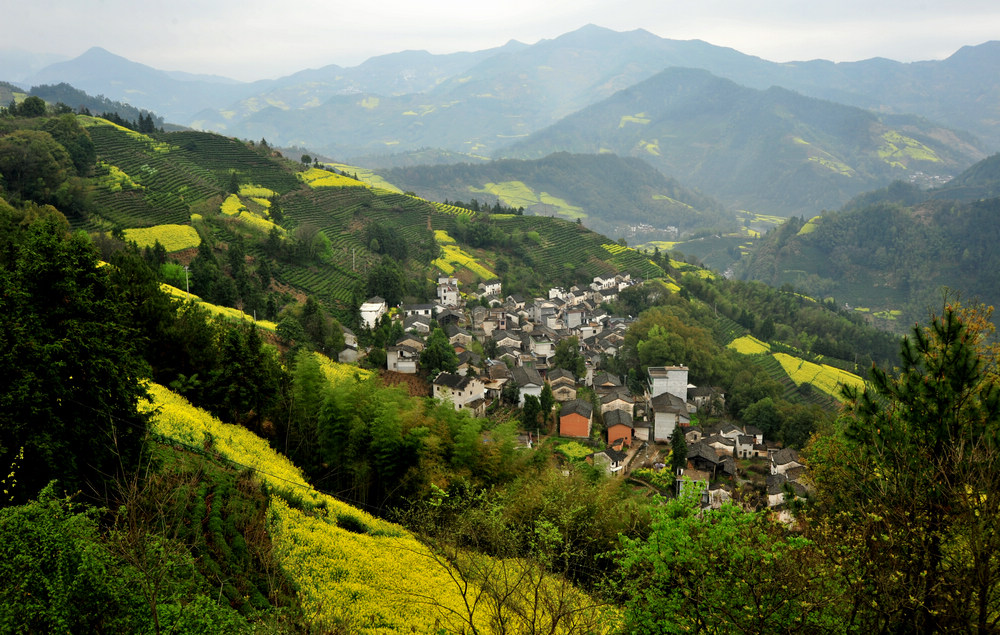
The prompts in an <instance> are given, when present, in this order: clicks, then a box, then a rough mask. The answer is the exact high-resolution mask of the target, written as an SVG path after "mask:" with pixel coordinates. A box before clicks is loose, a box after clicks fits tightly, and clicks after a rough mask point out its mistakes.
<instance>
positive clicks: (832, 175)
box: [503, 68, 984, 215]
mask: <svg viewBox="0 0 1000 635" xmlns="http://www.w3.org/2000/svg"><path fill="white" fill-rule="evenodd" d="M557 149H566V150H570V151H572V152H580V153H594V154H596V153H599V152H615V153H617V154H620V155H622V156H633V157H641V158H643V159H644V160H646V161H647V162H649V163H650V164H652V165H654V166H655V167H657V168H658V169H659V170H660V171H662V172H663V173H664V174H671V175H674V176H675V177H676V178H678V179H679V180H680V181H681V182H683V183H688V184H690V185H692V186H694V187H697V188H698V189H700V190H701V191H703V192H707V193H710V194H711V195H712V196H714V197H716V198H718V199H719V200H721V201H723V202H724V203H726V204H728V205H730V206H735V207H737V208H742V209H749V210H753V211H757V212H761V213H768V214H779V215H790V214H802V213H805V214H810V215H811V214H813V213H815V212H816V211H818V210H821V209H830V208H837V207H840V206H841V205H843V204H844V203H845V202H846V201H847V200H848V199H849V198H851V197H852V196H854V195H855V194H858V193H860V192H863V191H866V190H870V189H874V188H875V187H878V186H881V185H885V184H888V183H889V182H890V181H892V180H895V179H907V178H909V177H910V176H911V175H914V174H918V173H925V174H929V175H951V174H955V173H957V172H959V171H961V170H963V169H965V168H966V167H968V166H969V165H971V164H972V163H973V162H975V161H977V160H979V159H981V158H983V156H984V152H983V151H982V150H981V149H980V147H979V146H978V145H977V143H976V142H974V141H972V140H971V139H969V138H968V137H967V136H963V135H962V134H960V133H956V132H954V131H950V130H947V129H944V128H942V127H940V126H937V125H934V124H931V123H930V122H927V121H925V120H921V119H918V118H915V117H890V116H884V115H876V114H874V113H871V112H867V111H863V110H860V109H857V108H853V107H848V106H842V105H839V104H835V103H833V102H827V101H822V100H818V99H813V98H808V97H804V96H802V95H799V94H796V93H793V92H790V91H788V90H785V89H781V88H770V89H768V90H766V91H759V90H755V89H751V88H746V87H744V86H740V85H738V84H736V83H734V82H731V81H728V80H725V79H722V78H719V77H716V76H713V75H711V74H709V73H708V72H706V71H699V70H691V69H676V68H675V69H669V70H666V71H663V72H662V73H659V74H658V75H656V76H655V77H653V78H651V79H649V80H646V81H644V82H642V83H639V84H637V85H635V86H632V87H630V88H628V89H626V90H623V91H621V92H619V93H617V94H616V95H614V96H612V97H610V98H608V99H606V100H604V101H602V102H600V103H598V104H595V105H593V106H589V107H587V108H585V109H583V110H581V111H580V112H577V113H575V114H573V115H570V116H568V117H566V118H564V119H563V120H562V121H560V122H559V123H558V124H555V125H553V126H551V127H550V128H548V129H546V130H542V131H540V132H537V133H535V134H533V135H531V136H530V137H528V138H527V139H523V140H520V141H518V142H517V143H514V144H513V145H511V146H510V147H509V148H507V149H506V150H504V151H503V152H504V154H505V155H507V156H516V157H527V158H534V157H539V156H544V155H545V154H547V153H549V152H552V151H555V150H557Z"/></svg>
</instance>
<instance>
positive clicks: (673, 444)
mask: <svg viewBox="0 0 1000 635" xmlns="http://www.w3.org/2000/svg"><path fill="white" fill-rule="evenodd" d="M687 454H688V452H687V440H686V439H685V438H684V430H683V429H681V427H680V426H677V427H675V428H674V431H673V432H672V433H671V434H670V470H671V473H673V474H677V470H678V469H686V468H687Z"/></svg>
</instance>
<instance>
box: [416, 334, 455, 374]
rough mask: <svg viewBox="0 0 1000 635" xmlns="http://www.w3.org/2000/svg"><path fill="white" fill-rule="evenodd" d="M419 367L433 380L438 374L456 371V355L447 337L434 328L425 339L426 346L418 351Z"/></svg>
mask: <svg viewBox="0 0 1000 635" xmlns="http://www.w3.org/2000/svg"><path fill="white" fill-rule="evenodd" d="M420 367H421V368H422V369H424V370H425V371H427V373H428V374H429V376H430V377H431V378H432V379H433V378H434V377H437V376H438V373H440V372H442V371H443V372H448V373H454V372H456V371H457V370H458V355H456V354H455V349H454V348H452V346H451V342H449V341H448V336H447V335H445V334H444V331H442V330H441V329H440V328H436V329H434V330H433V331H432V332H431V335H430V337H428V338H427V346H425V347H424V350H422V351H420Z"/></svg>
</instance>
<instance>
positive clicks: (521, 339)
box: [342, 275, 803, 506]
mask: <svg viewBox="0 0 1000 635" xmlns="http://www.w3.org/2000/svg"><path fill="white" fill-rule="evenodd" d="M632 284H635V282H633V281H632V280H631V279H630V277H629V276H628V275H624V276H614V277H608V278H602V277H596V278H594V280H593V282H592V283H591V284H590V285H589V286H587V287H582V288H581V287H577V286H574V287H572V288H571V289H569V290H568V291H567V290H563V289H561V288H553V289H550V290H549V293H548V297H547V298H533V299H531V300H528V299H526V298H523V297H521V296H519V295H516V294H514V295H508V296H506V297H502V296H501V284H500V281H499V280H490V281H487V282H483V283H480V284H479V287H478V291H477V293H476V294H475V298H476V300H477V301H478V302H477V303H476V304H474V305H471V306H468V307H466V306H464V299H463V297H462V295H461V294H460V293H459V286H458V281H457V279H455V278H453V277H449V276H441V277H440V278H439V279H438V286H437V302H436V303H434V304H416V305H403V306H402V307H400V310H399V311H398V312H395V316H394V319H398V320H401V321H402V324H403V330H404V335H403V336H402V337H401V338H400V339H399V340H398V341H397V342H395V343H394V344H393V345H391V346H388V347H386V368H387V370H390V371H394V372H397V373H406V374H412V373H416V372H418V370H419V359H420V353H421V351H422V350H423V348H424V344H425V337H426V336H427V335H428V334H429V333H430V330H431V324H432V320H436V321H437V323H438V324H439V325H440V326H441V328H442V330H443V331H444V332H445V334H446V335H447V337H448V340H449V342H450V343H451V345H452V346H453V347H454V350H455V352H456V354H457V356H458V360H459V366H458V370H457V372H455V373H447V372H443V373H441V374H439V375H438V376H437V377H435V378H433V380H432V387H433V396H434V397H435V398H437V399H440V400H442V401H448V402H451V403H452V405H453V406H454V408H455V409H456V410H466V411H468V412H469V413H470V414H472V415H473V416H483V415H484V414H485V411H486V408H487V406H488V405H489V404H490V403H491V402H492V401H493V400H495V399H499V398H500V394H501V392H502V391H503V390H504V386H505V385H506V384H508V382H514V383H515V384H516V386H517V395H518V405H519V406H523V405H524V401H525V398H526V397H527V396H528V395H533V396H535V397H539V396H540V395H541V393H542V389H543V387H544V385H545V384H546V383H547V384H548V385H549V386H550V388H551V391H552V395H553V397H554V398H555V401H556V402H557V404H559V420H558V434H559V435H560V436H563V437H568V438H575V439H580V440H592V437H593V436H594V435H593V433H594V422H595V418H596V417H597V416H598V415H599V416H600V420H601V421H603V424H604V425H603V427H604V438H603V440H602V441H603V447H604V450H599V451H596V452H595V453H594V454H592V455H591V456H590V457H588V461H590V462H592V463H593V464H594V465H597V466H601V467H603V468H604V469H605V470H606V471H607V472H609V473H611V474H616V473H620V472H622V471H623V470H624V469H625V468H626V466H627V465H628V462H629V460H631V458H632V457H634V456H635V454H636V450H637V449H638V446H639V445H642V444H643V443H646V444H649V443H668V442H669V441H670V438H671V435H672V434H673V432H674V429H675V428H677V427H681V428H682V429H683V430H684V431H685V438H686V440H687V442H688V467H687V468H686V469H685V470H683V471H682V474H679V475H678V483H679V485H678V487H681V486H682V485H681V484H687V486H694V487H699V488H701V489H702V490H703V491H704V494H703V496H704V498H705V503H706V504H720V503H721V501H722V500H725V499H726V498H727V497H728V496H729V495H730V493H729V492H728V491H727V490H726V489H725V488H720V487H710V486H709V483H710V482H713V481H717V480H718V479H717V477H719V476H732V477H735V476H736V459H743V458H752V457H761V458H765V459H771V461H772V475H771V477H769V478H768V483H767V485H768V496H769V502H770V501H771V500H772V499H771V490H772V489H774V490H775V492H777V493H784V492H785V491H788V490H789V489H791V490H793V491H794V492H796V493H800V492H801V491H802V487H803V486H802V485H800V484H799V481H798V478H799V476H800V475H801V471H802V470H801V464H799V463H797V457H795V458H794V459H790V462H788V461H786V459H789V457H790V456H794V451H793V450H780V448H778V447H776V446H774V444H765V441H764V438H763V433H762V432H761V431H760V430H757V429H755V428H753V427H748V428H744V429H741V428H738V427H736V426H733V425H724V426H722V427H721V428H718V429H702V428H699V427H692V426H691V415H692V414H693V413H695V412H697V411H698V410H699V409H705V410H707V411H710V412H711V411H715V412H721V410H722V408H723V407H724V405H725V395H724V394H723V392H722V391H721V389H718V388H712V387H696V386H692V385H690V384H689V383H688V369H687V368H686V367H684V366H663V367H650V368H648V369H647V370H648V375H649V383H648V385H646V386H645V387H644V391H643V394H642V395H635V394H634V393H633V391H632V390H630V389H629V388H628V387H626V386H623V385H622V383H621V381H620V380H619V378H618V377H617V376H615V375H613V374H611V373H608V372H605V371H601V370H600V362H601V359H602V356H609V357H610V356H614V355H615V354H617V352H618V349H619V347H620V346H621V345H622V343H623V342H624V340H625V332H626V330H627V329H628V327H629V325H630V324H631V320H630V319H627V318H623V317H621V316H614V315H611V314H609V313H608V312H607V311H606V310H604V309H603V308H601V305H602V304H603V303H605V302H607V301H609V300H613V299H615V298H616V297H617V294H618V293H619V292H620V291H621V290H622V289H624V288H626V287H628V286H631V285H632ZM482 299H485V300H486V302H485V303H484V302H482V301H481V300H482ZM484 304H487V305H489V306H483V305H484ZM387 311H388V307H386V303H385V301H384V300H383V299H382V298H379V297H374V298H370V299H369V300H368V301H367V302H365V303H364V304H363V305H362V306H361V317H362V320H363V322H364V323H365V325H366V326H368V327H369V328H371V327H374V326H375V324H377V322H378V320H379V319H380V318H381V317H382V316H383V315H385V314H386V312H387ZM570 337H575V338H576V339H577V343H578V346H579V352H580V354H581V355H582V357H583V359H584V361H585V367H586V373H585V375H584V376H582V377H577V376H575V375H574V374H573V373H571V372H570V371H568V370H566V369H563V368H557V367H554V366H553V364H552V362H553V358H554V356H555V352H556V347H557V346H558V344H559V342H560V341H562V340H563V339H565V338H570ZM474 340H475V341H478V342H479V343H480V344H482V348H480V347H476V348H477V350H489V351H491V352H492V353H493V355H492V356H490V357H485V356H483V355H479V354H477V353H475V352H473V351H472V350H471V349H472V346H471V344H472V342H473V341H474ZM348 342H350V337H348ZM345 354H346V355H345ZM345 354H342V360H343V361H353V359H356V356H357V353H356V350H355V351H354V352H353V354H352V351H351V349H350V348H348V350H347V351H345ZM352 358H353V359H352ZM584 385H585V386H589V387H590V388H592V390H593V391H594V393H595V394H596V396H597V401H598V402H599V410H598V406H597V404H595V403H594V402H592V401H590V400H586V399H580V398H578V396H577V392H578V389H579V388H580V386H584ZM595 410H597V412H595ZM774 461H783V462H782V463H778V464H775V463H774ZM775 465H777V467H775ZM797 470H798V471H797ZM683 477H686V478H683ZM772 485H773V488H772ZM777 493H776V494H775V495H774V496H775V498H774V499H773V501H774V505H775V506H777V505H780V504H781V502H782V501H783V500H784V499H783V497H780V500H779V497H778V495H777Z"/></svg>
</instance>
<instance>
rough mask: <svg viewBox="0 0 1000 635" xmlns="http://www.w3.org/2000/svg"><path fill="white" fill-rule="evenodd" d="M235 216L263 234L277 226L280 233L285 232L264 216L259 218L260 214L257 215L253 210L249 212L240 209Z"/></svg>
mask: <svg viewBox="0 0 1000 635" xmlns="http://www.w3.org/2000/svg"><path fill="white" fill-rule="evenodd" d="M237 218H238V219H239V221H240V222H241V223H243V224H244V225H246V226H248V227H251V228H253V229H256V230H257V231H259V232H262V233H265V234H266V233H268V232H270V231H271V230H272V229H274V228H275V227H277V228H278V231H279V232H281V233H282V234H284V233H285V230H284V229H283V228H281V227H278V226H277V225H275V224H274V223H273V222H271V221H269V220H267V219H266V218H261V217H260V216H257V215H256V214H254V213H253V212H249V211H247V210H246V209H243V210H240V213H239V216H237Z"/></svg>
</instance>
